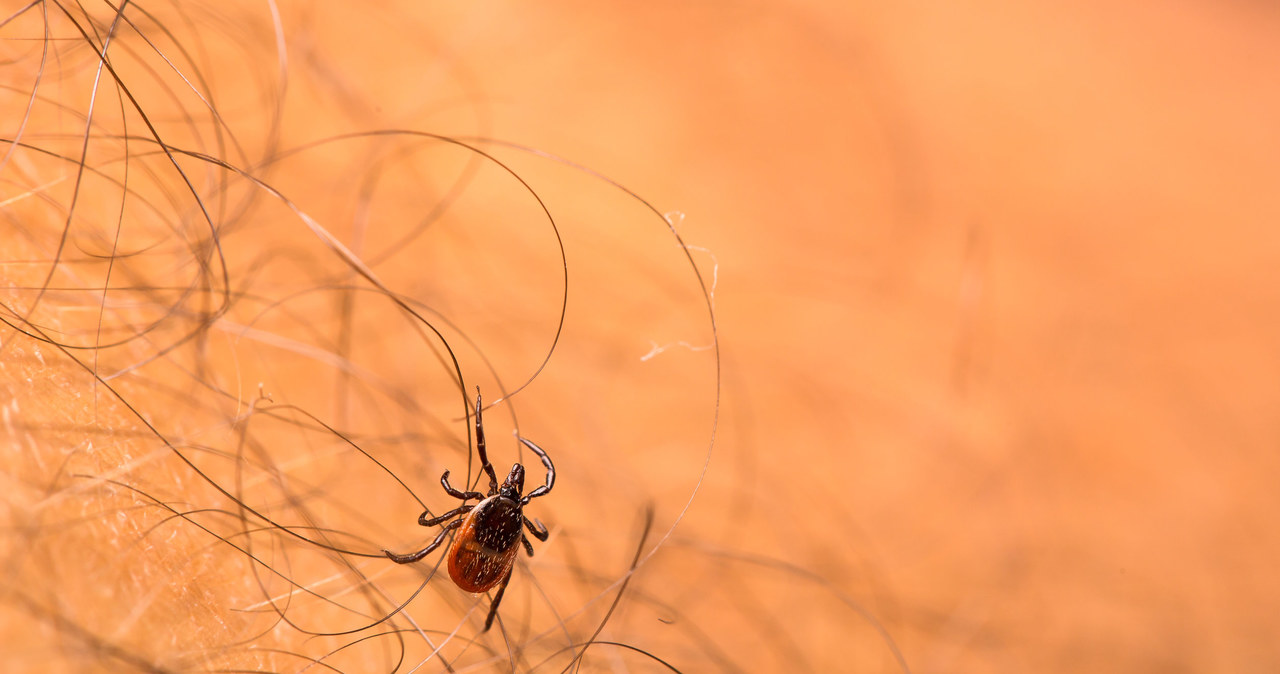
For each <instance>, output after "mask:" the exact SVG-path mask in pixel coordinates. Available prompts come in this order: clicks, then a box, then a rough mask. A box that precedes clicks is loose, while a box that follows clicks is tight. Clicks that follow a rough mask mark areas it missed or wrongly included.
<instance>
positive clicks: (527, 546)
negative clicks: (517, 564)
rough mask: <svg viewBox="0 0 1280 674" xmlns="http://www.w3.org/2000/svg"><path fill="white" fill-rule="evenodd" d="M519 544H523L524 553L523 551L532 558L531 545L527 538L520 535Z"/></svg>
mask: <svg viewBox="0 0 1280 674" xmlns="http://www.w3.org/2000/svg"><path fill="white" fill-rule="evenodd" d="M520 542H521V543H524V551H525V552H527V553H529V556H530V557H532V556H533V543H530V542H529V538H528V537H527V536H525V535H524V534H520Z"/></svg>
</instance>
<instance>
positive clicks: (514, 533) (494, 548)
mask: <svg viewBox="0 0 1280 674" xmlns="http://www.w3.org/2000/svg"><path fill="white" fill-rule="evenodd" d="M521 525H522V521H521V517H520V508H519V504H518V503H517V502H516V501H513V500H512V499H509V498H507V497H505V496H500V495H499V496H490V497H489V498H487V499H485V500H483V501H481V502H480V503H479V504H478V505H476V507H475V508H474V509H473V510H472V511H471V512H470V513H467V516H466V521H465V522H463V524H462V527H461V529H460V530H459V531H458V535H457V537H456V538H454V540H453V545H452V546H451V547H450V550H449V555H448V559H449V577H450V578H452V579H453V582H455V583H457V584H458V587H460V588H462V589H464V590H466V591H467V592H485V591H487V590H488V589H489V588H491V587H493V586H494V585H496V584H498V582H500V581H501V580H502V579H503V578H504V577H505V576H506V575H507V572H509V571H510V570H511V565H512V563H513V562H515V558H516V550H517V546H519V544H520V536H521V531H520V527H521Z"/></svg>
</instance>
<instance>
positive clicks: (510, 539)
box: [382, 389, 556, 632]
mask: <svg viewBox="0 0 1280 674" xmlns="http://www.w3.org/2000/svg"><path fill="white" fill-rule="evenodd" d="M520 442H521V443H522V444H524V446H525V447H528V448H529V449H530V450H531V451H532V452H533V453H534V454H537V455H538V458H540V459H542V465H543V466H545V467H546V469H547V481H546V484H544V485H542V486H540V487H538V488H537V489H534V490H533V491H531V492H529V493H528V494H527V495H526V494H524V466H522V465H520V464H518V463H517V464H515V465H514V466H512V467H511V472H510V473H508V474H507V479H506V480H504V481H503V483H502V485H501V486H499V485H498V476H497V473H495V472H494V471H493V464H491V463H489V455H488V453H487V452H486V450H485V443H484V423H483V422H482V421H481V418H480V391H479V390H478V389H477V390H476V454H478V455H479V456H480V467H481V469H482V470H483V471H484V472H485V473H486V474H487V475H488V476H489V493H488V494H481V493H480V492H476V491H458V490H457V489H454V488H453V486H452V485H450V484H449V471H447V470H446V471H445V472H444V475H441V476H440V485H441V486H443V487H444V490H445V492H446V493H448V494H449V495H450V496H452V497H454V498H459V499H462V501H463V505H461V506H458V507H457V508H454V509H453V510H450V511H449V512H447V513H445V514H443V515H440V516H438V517H429V515H430V514H431V513H430V511H428V512H424V513H422V515H421V516H419V517H418V524H421V525H422V526H424V527H433V526H437V525H439V524H442V523H444V522H448V523H447V524H444V527H443V528H442V529H441V530H440V533H439V534H438V535H437V536H436V538H435V540H433V541H432V542H431V544H430V545H428V546H427V547H425V548H423V549H421V550H419V551H417V552H411V553H409V554H405V555H398V554H396V553H394V552H391V551H390V550H383V551H382V552H383V554H385V555H386V556H387V557H388V558H389V559H391V561H393V562H396V563H398V564H409V563H412V562H416V561H418V560H420V559H422V558H423V557H426V556H427V555H428V554H430V553H431V552H432V551H433V550H435V549H436V548H438V547H440V544H441V543H443V542H444V539H445V536H447V535H448V534H449V532H450V531H452V530H454V529H460V531H458V535H457V536H456V537H455V538H454V539H453V544H452V545H450V546H449V552H448V553H447V555H446V558H447V559H448V561H449V577H450V578H452V579H453V582H454V583H456V584H457V586H458V587H460V588H462V589H463V590H466V591H467V592H488V591H489V590H491V589H493V588H494V587H497V588H498V593H497V594H496V595H494V597H493V604H491V605H490V607H489V617H488V618H486V619H485V621H484V630H481V631H482V632H483V631H487V630H488V629H489V627H490V625H492V624H493V619H494V618H495V617H496V616H497V615H498V604H499V603H501V602H502V594H503V593H504V592H506V589H507V583H508V582H510V580H511V569H512V568H513V567H514V565H515V561H516V553H517V552H518V551H519V549H520V546H521V545H523V546H524V550H525V552H527V553H528V554H529V555H530V556H532V555H533V544H532V543H530V542H529V539H528V538H526V537H525V535H524V530H525V529H528V530H529V533H531V534H533V536H534V538H537V539H538V540H540V541H545V540H547V536H548V533H547V528H546V527H545V526H543V525H542V522H536V520H530V519H529V518H528V517H525V515H524V507H525V506H527V505H529V501H530V499H534V498H537V497H539V496H543V495H545V494H547V493H548V492H550V491H551V487H552V486H553V485H555V482H556V468H555V466H554V465H552V463H551V457H549V456H547V453H546V452H545V451H543V450H542V448H541V447H539V446H537V445H535V444H534V443H533V442H531V441H529V440H526V439H525V438H520ZM470 499H478V500H480V502H479V503H478V504H476V505H467V504H466V501H468V500H470ZM535 522H536V524H535Z"/></svg>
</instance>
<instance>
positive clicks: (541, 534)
mask: <svg viewBox="0 0 1280 674" xmlns="http://www.w3.org/2000/svg"><path fill="white" fill-rule="evenodd" d="M521 517H522V518H523V519H524V526H525V528H527V529H528V530H529V533H531V534H533V535H534V537H535V538H537V539H538V540H540V541H545V540H547V536H550V535H551V534H549V533H547V528H546V527H545V526H543V524H542V522H538V523H537V525H536V526H535V525H534V523H533V522H530V521H529V518H528V517H524V516H523V515H521Z"/></svg>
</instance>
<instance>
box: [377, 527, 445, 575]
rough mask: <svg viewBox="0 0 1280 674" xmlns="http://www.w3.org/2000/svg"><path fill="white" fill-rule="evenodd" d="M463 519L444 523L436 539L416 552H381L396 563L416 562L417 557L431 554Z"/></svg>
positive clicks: (420, 557)
mask: <svg viewBox="0 0 1280 674" xmlns="http://www.w3.org/2000/svg"><path fill="white" fill-rule="evenodd" d="M463 521H464V520H461V519H456V520H454V521H452V522H450V523H448V524H446V525H444V528H443V529H441V530H440V534H439V535H438V536H436V539H435V540H434V541H431V545H428V546H427V547H425V548H423V549H421V550H419V551H417V552H411V553H409V554H407V555H397V554H396V553H394V552H392V551H390V550H383V551H382V554H384V555H386V556H387V559H390V560H391V561H393V562H395V563H396V564H412V563H413V562H416V561H418V560H419V559H422V558H423V557H426V556H427V555H429V554H431V551H432V550H435V549H436V548H438V547H440V544H441V543H443V542H444V537H445V536H446V535H447V534H448V533H449V532H450V531H452V530H453V529H457V528H458V527H460V526H462V522H463Z"/></svg>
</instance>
